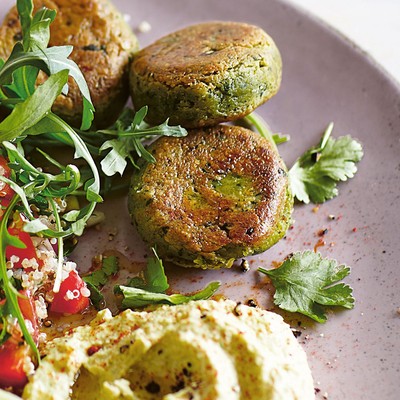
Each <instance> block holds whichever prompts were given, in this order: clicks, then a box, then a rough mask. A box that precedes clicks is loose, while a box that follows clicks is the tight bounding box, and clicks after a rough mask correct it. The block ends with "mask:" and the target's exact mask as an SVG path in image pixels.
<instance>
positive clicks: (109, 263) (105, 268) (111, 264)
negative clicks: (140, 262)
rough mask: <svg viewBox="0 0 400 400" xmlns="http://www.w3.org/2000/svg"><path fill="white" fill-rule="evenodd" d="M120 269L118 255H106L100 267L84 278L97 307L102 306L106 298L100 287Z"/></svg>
mask: <svg viewBox="0 0 400 400" xmlns="http://www.w3.org/2000/svg"><path fill="white" fill-rule="evenodd" d="M118 270H119V266H118V259H117V257H115V256H109V257H104V258H103V262H102V265H101V268H100V269H98V270H96V271H94V272H92V273H91V274H89V275H86V276H84V277H83V278H82V279H83V281H84V282H85V283H86V285H87V287H88V288H89V290H90V299H91V301H92V303H93V305H94V306H95V307H96V308H97V309H100V308H101V303H102V302H103V300H104V296H103V294H102V293H101V292H100V288H101V287H102V286H104V285H105V284H106V283H107V280H108V278H109V277H110V276H112V275H115V274H116V273H117V272H118Z"/></svg>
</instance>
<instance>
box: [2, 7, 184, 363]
mask: <svg viewBox="0 0 400 400" xmlns="http://www.w3.org/2000/svg"><path fill="white" fill-rule="evenodd" d="M17 9H18V12H19V17H20V22H21V28H22V41H21V42H18V43H16V44H15V46H14V48H13V50H12V52H11V55H10V57H9V58H8V59H7V60H5V61H3V60H0V106H2V107H6V108H8V109H9V110H10V114H9V115H8V116H7V117H6V118H5V119H4V120H3V121H2V122H0V140H1V147H0V155H1V156H3V157H5V158H6V159H8V161H9V167H10V168H11V170H12V174H11V177H10V178H6V177H4V176H0V181H2V182H4V183H6V184H8V185H10V187H11V189H12V190H13V192H14V193H15V195H14V197H13V200H12V201H11V203H10V204H9V205H8V206H7V208H6V210H5V212H4V214H3V218H2V219H1V222H0V231H1V246H0V283H1V290H2V292H3V294H4V297H5V302H4V304H3V305H1V306H0V308H1V312H0V314H1V315H3V314H4V313H3V311H4V310H5V308H7V312H8V313H9V314H10V315H11V316H13V317H15V318H17V319H18V322H19V324H20V326H21V331H22V333H23V335H24V338H25V340H26V342H27V343H28V344H29V345H30V346H31V348H32V350H33V352H34V354H35V356H36V358H37V359H39V357H38V352H37V348H36V346H35V343H34V341H33V339H32V337H31V335H30V334H29V332H28V330H27V329H26V325H25V322H24V318H23V316H22V313H21V310H20V307H19V305H18V301H17V297H18V296H21V295H20V294H19V292H18V290H17V287H16V285H15V282H14V280H13V279H11V278H9V276H8V274H7V267H6V256H5V249H6V247H7V246H11V245H12V246H14V247H22V248H24V247H25V245H24V244H23V243H22V242H21V241H20V240H19V239H18V238H16V237H13V236H12V235H10V234H9V233H8V231H7V224H8V220H9V218H10V217H11V216H12V214H13V212H14V211H18V212H23V214H24V215H25V216H26V217H27V219H28V222H27V223H26V224H25V225H24V228H23V229H24V230H25V231H26V232H29V233H32V234H36V235H41V236H43V237H48V238H56V239H57V241H58V246H57V247H58V266H57V270H56V276H55V282H54V286H53V291H54V292H58V291H59V289H60V284H61V280H62V274H61V272H62V263H63V259H64V244H63V240H64V239H66V238H69V237H71V236H73V235H75V236H80V235H82V233H83V231H84V228H85V226H86V223H87V221H88V220H89V218H90V217H91V215H92V214H93V212H94V209H95V207H96V204H97V203H99V202H101V201H102V200H103V199H102V197H101V195H100V188H101V180H100V178H101V175H100V173H99V169H98V165H97V164H98V162H97V161H98V158H99V157H100V155H101V153H102V152H104V151H105V150H106V149H108V148H112V150H111V151H110V152H109V153H108V154H107V155H106V156H105V157H104V160H103V161H102V165H103V166H104V170H105V173H106V175H108V176H109V175H113V174H115V173H116V172H120V173H121V174H122V173H123V171H124V169H125V167H121V163H123V162H124V161H125V158H129V159H131V161H132V164H134V165H135V163H134V161H133V159H132V156H131V152H133V151H136V153H138V155H139V156H144V157H147V158H148V159H149V158H151V156H150V155H149V153H147V151H146V150H145V148H144V146H143V144H142V142H141V141H142V140H143V139H144V138H148V137H150V136H154V135H170V136H184V135H185V134H186V131H185V130H184V129H183V128H180V127H171V126H168V124H167V122H166V123H164V124H162V125H160V126H159V127H154V128H151V127H149V126H148V125H147V124H145V123H144V122H143V119H144V117H145V115H146V112H147V109H143V110H140V111H139V112H138V113H137V114H134V113H133V112H127V113H124V114H123V115H122V116H121V118H120V120H119V121H117V123H116V124H115V127H112V128H110V130H106V131H104V132H102V133H100V132H99V133H98V134H99V136H98V138H97V140H98V141H97V143H96V146H93V145H92V144H91V143H90V140H89V139H88V137H89V136H90V134H92V133H87V132H85V131H86V130H87V129H89V128H90V126H91V123H92V120H93V117H94V114H93V113H94V107H93V104H92V101H91V98H90V93H89V88H88V86H87V83H86V81H85V79H84V77H83V75H82V73H81V71H80V69H79V67H78V66H77V64H76V63H75V62H73V61H72V60H70V59H69V58H68V57H69V56H70V54H71V52H72V49H73V48H72V46H56V47H50V48H48V47H47V46H48V43H49V39H50V24H51V23H52V22H53V21H54V19H55V16H56V12H55V11H54V10H50V9H47V8H45V7H44V8H42V9H40V10H39V11H38V12H36V13H35V14H34V15H33V2H32V1H31V0H17ZM41 70H42V71H44V72H45V73H46V74H47V75H48V77H47V79H46V80H45V81H44V82H43V83H41V84H39V85H38V82H39V83H40V80H38V78H39V72H40V71H41ZM69 77H72V78H73V79H74V80H75V81H76V83H77V85H78V87H79V89H80V91H81V93H82V96H83V114H82V115H83V117H82V124H81V130H80V131H77V130H75V129H73V128H72V127H71V126H69V125H68V124H67V123H66V122H65V121H64V120H62V119H61V118H60V117H58V116H57V115H55V114H54V113H53V112H52V111H51V109H52V106H53V103H54V101H55V100H56V98H57V96H58V95H59V94H60V93H63V94H67V93H68V78H69ZM96 134H97V133H96ZM49 138H50V139H51V140H52V141H53V143H54V142H57V143H58V144H68V145H69V146H71V147H72V148H74V150H75V154H74V158H75V159H78V158H81V159H83V160H84V161H85V162H86V164H87V168H85V167H82V165H80V166H79V168H78V167H77V166H75V165H73V164H68V165H63V164H61V163H59V162H58V161H56V160H55V159H54V158H53V157H52V156H50V155H49V154H47V153H46V152H44V151H42V150H41V149H40V148H36V151H37V152H38V153H39V154H41V155H42V157H44V158H45V159H46V160H47V163H48V164H49V166H50V167H51V169H52V170H56V171H57V172H56V173H49V172H44V171H43V170H42V169H41V168H37V167H35V166H34V165H33V163H32V162H31V161H30V159H29V160H28V158H27V151H31V150H32V148H34V147H37V146H43V145H46V144H47V142H46V140H47V139H49ZM110 138H111V140H110ZM43 139H44V140H43ZM103 154H104V153H103ZM81 171H82V173H81ZM76 194H84V196H85V200H86V204H85V205H84V206H83V207H80V208H79V209H75V210H70V211H68V212H65V211H63V210H62V208H61V209H60V207H59V203H60V202H61V203H62V202H63V201H65V199H67V198H68V196H71V195H76ZM32 206H34V208H35V210H36V211H35V213H33V212H32ZM40 215H45V216H50V215H52V216H53V217H54V223H53V224H52V225H51V226H49V224H45V223H43V222H42V220H41V219H40V218H39V216H40ZM106 271H107V270H106ZM104 273H105V274H107V272H104ZM91 285H92V287H91V289H93V290H94V288H96V285H93V283H92V284H91ZM2 320H4V318H2ZM6 335H7V332H6V324H5V323H3V324H2V330H1V332H0V337H1V338H2V340H4V338H5V337H6Z"/></svg>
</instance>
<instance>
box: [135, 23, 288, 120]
mask: <svg viewBox="0 0 400 400" xmlns="http://www.w3.org/2000/svg"><path fill="white" fill-rule="evenodd" d="M281 70H282V64H281V57H280V54H279V51H278V48H277V47H276V45H275V43H274V42H273V40H272V39H271V38H270V37H269V36H268V35H267V34H266V33H265V32H264V31H263V30H262V29H261V28H259V27H256V26H253V25H248V24H245V23H238V22H206V23H202V24H198V25H193V26H189V27H187V28H184V29H182V30H179V31H177V32H175V33H172V34H170V35H167V36H165V37H163V38H161V39H159V40H157V41H156V42H155V43H153V44H152V45H150V46H148V47H146V48H144V49H142V50H141V51H139V52H138V53H136V54H135V56H134V59H133V62H132V65H131V69H130V87H131V96H132V99H133V103H134V105H135V108H136V109H139V108H140V107H142V106H145V105H147V106H148V107H149V112H148V116H147V119H148V121H149V122H150V123H153V124H159V123H161V122H163V121H165V120H166V119H167V118H169V119H170V123H171V124H173V125H175V124H179V125H182V126H184V127H186V128H197V127H202V126H209V125H215V124H217V123H219V122H224V121H232V120H235V119H238V118H240V117H243V116H245V115H247V114H249V113H250V112H251V111H253V110H254V109H255V108H257V107H258V106H259V105H260V104H262V103H264V102H265V101H267V100H268V99H269V98H271V97H272V96H273V95H274V94H276V92H277V91H278V89H279V86H280V82H281Z"/></svg>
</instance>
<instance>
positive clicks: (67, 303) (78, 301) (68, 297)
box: [50, 271, 89, 314]
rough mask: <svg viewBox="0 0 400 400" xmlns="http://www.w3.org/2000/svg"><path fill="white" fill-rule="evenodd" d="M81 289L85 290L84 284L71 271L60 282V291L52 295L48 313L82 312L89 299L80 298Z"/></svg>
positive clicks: (76, 274)
mask: <svg viewBox="0 0 400 400" xmlns="http://www.w3.org/2000/svg"><path fill="white" fill-rule="evenodd" d="M82 289H84V290H86V289H87V286H86V283H85V282H84V281H83V280H82V278H81V277H80V276H79V275H78V273H77V272H76V271H71V272H70V273H69V275H68V277H67V278H66V279H65V280H63V281H62V282H61V286H60V291H59V292H58V293H54V300H53V302H52V303H51V305H50V311H52V312H55V313H63V314H78V313H80V312H82V311H83V310H84V309H85V308H87V307H88V306H89V298H88V297H85V296H82Z"/></svg>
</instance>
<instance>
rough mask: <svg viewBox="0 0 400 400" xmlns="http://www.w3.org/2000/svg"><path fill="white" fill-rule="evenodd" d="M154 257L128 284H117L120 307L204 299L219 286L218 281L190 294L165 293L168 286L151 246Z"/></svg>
mask: <svg viewBox="0 0 400 400" xmlns="http://www.w3.org/2000/svg"><path fill="white" fill-rule="evenodd" d="M152 251H153V253H154V257H151V258H150V259H149V260H148V262H147V268H146V270H145V271H144V272H143V273H142V276H137V277H135V278H133V279H131V280H130V281H129V283H128V286H124V285H117V286H115V288H114V292H115V293H117V294H118V293H119V294H122V295H123V299H122V304H121V305H122V308H135V307H144V306H148V305H151V304H172V305H177V304H184V303H187V302H189V301H192V300H205V299H208V298H210V297H211V296H212V295H213V294H214V293H215V292H216V291H217V290H218V288H219V287H220V282H211V283H210V284H209V285H207V286H206V287H205V288H204V289H203V290H201V291H199V292H197V293H194V294H192V295H183V294H179V293H175V294H171V295H168V294H165V291H166V290H167V289H168V288H169V284H168V281H167V277H166V276H165V272H164V266H163V263H162V260H161V259H160V258H159V257H158V255H157V252H156V250H155V249H154V248H152Z"/></svg>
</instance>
